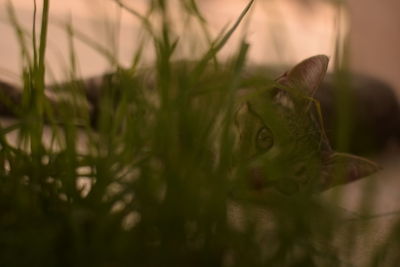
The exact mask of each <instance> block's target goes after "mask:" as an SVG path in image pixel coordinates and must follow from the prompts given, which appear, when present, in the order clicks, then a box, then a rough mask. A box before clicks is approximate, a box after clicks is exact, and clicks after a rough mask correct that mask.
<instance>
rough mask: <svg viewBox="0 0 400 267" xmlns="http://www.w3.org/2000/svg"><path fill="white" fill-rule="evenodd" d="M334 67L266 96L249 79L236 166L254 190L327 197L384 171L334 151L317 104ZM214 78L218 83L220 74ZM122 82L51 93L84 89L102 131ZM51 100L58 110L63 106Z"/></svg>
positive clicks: (319, 60) (296, 73) (287, 78)
mask: <svg viewBox="0 0 400 267" xmlns="http://www.w3.org/2000/svg"><path fill="white" fill-rule="evenodd" d="M328 62H329V59H328V58H327V57H326V56H324V55H317V56H314V57H311V58H308V59H305V60H304V61H302V62H300V63H299V64H297V65H296V66H294V67H293V68H292V69H290V70H289V71H287V72H285V73H284V74H283V75H281V76H280V77H279V78H277V79H276V80H275V82H274V86H271V87H266V88H264V89H261V90H259V89H254V88H252V86H250V85H248V84H246V82H248V81H250V80H252V79H253V78H257V77H256V76H257V75H256V74H252V73H251V72H250V73H249V72H246V73H245V74H244V75H243V81H242V83H243V84H242V85H241V87H242V89H240V90H239V93H238V96H237V107H236V109H237V111H236V113H235V120H234V121H235V125H234V128H235V132H236V133H237V153H236V154H237V155H238V156H237V158H236V159H235V160H236V161H237V162H239V163H238V164H237V165H240V166H244V169H245V171H246V172H247V174H246V176H247V177H249V179H248V185H249V186H250V187H251V188H252V189H254V190H270V189H271V188H274V189H276V190H277V191H279V192H282V193H284V194H288V195H291V194H295V193H297V192H299V191H301V192H311V193H314V192H321V191H324V190H327V189H329V188H331V187H333V186H336V185H340V184H344V183H349V182H352V181H355V180H358V179H360V178H362V177H366V176H368V175H370V174H372V173H375V172H376V171H378V170H379V169H380V167H379V166H378V165H377V164H375V163H374V162H372V161H369V160H367V159H364V158H361V157H358V156H354V155H350V154H345V153H338V152H335V151H334V150H333V149H332V148H331V145H330V141H329V139H328V138H327V136H326V134H325V129H324V126H323V118H322V116H321V113H320V109H319V108H318V104H317V103H318V101H316V100H315V99H314V97H315V95H316V94H317V91H318V90H317V89H318V87H319V86H320V84H321V83H322V81H323V79H324V77H325V74H326V70H327V66H328ZM179 64H180V63H178V64H177V65H179ZM183 66H185V64H183ZM211 72H212V71H211ZM212 75H214V76H213V78H212V79H215V78H216V77H218V75H219V73H212ZM150 76H151V74H150ZM118 79H119V76H118V75H117V74H115V73H109V74H105V75H102V76H98V77H94V78H90V79H86V80H81V81H73V82H68V83H65V84H59V85H50V86H48V87H47V88H48V91H50V92H51V91H55V90H57V88H63V87H66V86H70V87H71V86H77V87H82V88H83V89H84V91H83V92H84V95H85V98H86V99H87V101H88V103H89V109H90V120H91V124H92V126H93V127H94V128H96V127H98V125H97V124H98V121H97V120H98V117H99V112H101V108H100V105H101V104H100V103H101V100H102V99H103V98H104V97H103V95H107V94H108V91H107V89H110V88H114V87H118V84H120V85H121V81H119V80H118ZM141 80H144V81H145V82H148V83H149V85H148V86H149V87H153V86H154V85H152V84H151V83H152V82H153V80H154V79H153V78H151V77H150V78H148V79H147V78H143V77H141ZM121 86H122V85H121ZM0 87H1V88H2V93H3V96H4V99H6V101H3V102H4V103H3V105H2V106H1V108H0V112H1V114H2V115H4V116H15V115H17V114H16V113H15V111H13V110H12V109H11V107H12V106H13V105H18V103H20V102H21V99H22V96H21V94H20V93H18V90H17V89H16V88H15V87H14V86H12V85H9V84H6V83H1V84H0ZM115 93H116V94H118V91H117V92H113V93H112V94H114V95H112V97H113V98H115V99H118V96H115ZM49 100H50V103H51V104H52V105H53V106H54V107H57V105H58V103H59V101H60V100H57V99H54V98H53V99H50V98H49ZM7 107H8V108H7ZM54 109H55V110H56V108H54ZM324 109H325V107H323V110H324ZM287 175H289V177H288V176H287Z"/></svg>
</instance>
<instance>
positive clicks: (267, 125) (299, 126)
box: [235, 55, 379, 194]
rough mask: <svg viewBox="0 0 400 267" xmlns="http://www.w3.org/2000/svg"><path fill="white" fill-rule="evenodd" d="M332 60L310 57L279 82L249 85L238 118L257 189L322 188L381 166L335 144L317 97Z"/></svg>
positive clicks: (246, 159) (244, 154)
mask: <svg viewBox="0 0 400 267" xmlns="http://www.w3.org/2000/svg"><path fill="white" fill-rule="evenodd" d="M328 62H329V59H328V57H326V56H324V55H318V56H314V57H311V58H308V59H306V60H304V61H302V62H300V63H299V64H297V65H296V66H295V67H293V68H292V69H291V70H289V71H287V72H286V73H284V74H283V75H282V76H280V77H279V78H278V79H276V81H275V86H272V87H270V88H262V89H255V90H246V91H247V92H246V94H245V96H244V98H242V99H244V100H242V101H241V104H240V105H239V108H238V111H237V113H236V116H235V122H236V127H237V130H238V131H237V132H238V133H239V138H238V139H239V141H238V149H239V154H240V160H241V161H242V162H246V164H247V167H248V171H249V179H250V184H251V186H253V187H254V188H256V189H263V188H266V187H275V188H277V189H278V190H279V191H281V192H284V193H288V194H292V193H296V192H298V191H300V190H311V191H313V192H315V191H317V192H318V191H322V190H325V189H328V188H330V187H332V186H335V185H338V184H343V183H347V182H351V181H354V180H357V179H359V178H362V177H365V176H368V175H370V174H372V173H374V172H376V171H377V170H379V166H378V165H376V164H375V163H373V162H371V161H369V160H367V159H364V158H361V157H357V156H354V155H349V154H343V153H337V152H334V151H333V150H332V149H331V146H330V144H329V141H328V139H327V137H326V135H325V132H324V128H323V120H322V117H321V115H320V114H321V112H320V109H319V104H318V102H317V101H316V100H315V99H314V98H313V96H314V94H315V92H316V90H317V89H318V87H319V85H320V83H321V82H322V80H323V79H324V76H325V74H326V70H327V66H328Z"/></svg>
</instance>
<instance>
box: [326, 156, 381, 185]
mask: <svg viewBox="0 0 400 267" xmlns="http://www.w3.org/2000/svg"><path fill="white" fill-rule="evenodd" d="M381 169H382V168H381V167H380V166H379V165H378V164H376V163H375V162H373V161H370V160H368V159H365V158H362V157H358V156H355V155H350V154H346V153H339V152H334V153H332V154H330V155H329V157H328V158H327V159H326V161H325V162H324V167H323V173H322V177H321V178H322V180H321V184H320V185H321V187H320V189H321V190H326V189H329V188H331V187H333V186H336V185H340V184H346V183H351V182H353V181H356V180H358V179H361V178H363V177H366V176H369V175H371V174H373V173H375V172H377V171H379V170H381Z"/></svg>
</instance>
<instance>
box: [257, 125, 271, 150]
mask: <svg viewBox="0 0 400 267" xmlns="http://www.w3.org/2000/svg"><path fill="white" fill-rule="evenodd" d="M273 144H274V139H273V137H272V133H271V131H270V130H269V129H268V128H267V127H262V128H261V129H260V130H258V132H257V136H256V145H257V148H258V149H260V150H263V151H266V150H269V149H270V148H271V147H272V145H273Z"/></svg>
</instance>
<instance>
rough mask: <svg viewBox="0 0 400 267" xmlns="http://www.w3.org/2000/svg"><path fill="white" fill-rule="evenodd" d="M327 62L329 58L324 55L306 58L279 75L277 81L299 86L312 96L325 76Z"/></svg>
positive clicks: (294, 86)
mask: <svg viewBox="0 0 400 267" xmlns="http://www.w3.org/2000/svg"><path fill="white" fill-rule="evenodd" d="M328 63H329V58H328V57H327V56H325V55H317V56H313V57H310V58H307V59H305V60H303V61H302V62H300V63H299V64H297V65H296V66H294V67H293V68H292V69H291V70H289V71H287V72H286V73H285V74H283V75H282V76H281V77H279V78H278V79H277V82H278V83H281V84H283V85H285V86H289V87H293V88H300V89H302V90H304V91H305V92H306V93H307V95H309V96H311V97H312V96H314V93H315V91H316V90H317V89H318V87H319V85H320V84H321V82H322V81H323V79H324V77H325V74H326V70H327V68H328Z"/></svg>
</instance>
